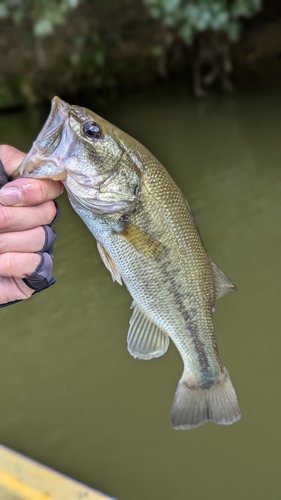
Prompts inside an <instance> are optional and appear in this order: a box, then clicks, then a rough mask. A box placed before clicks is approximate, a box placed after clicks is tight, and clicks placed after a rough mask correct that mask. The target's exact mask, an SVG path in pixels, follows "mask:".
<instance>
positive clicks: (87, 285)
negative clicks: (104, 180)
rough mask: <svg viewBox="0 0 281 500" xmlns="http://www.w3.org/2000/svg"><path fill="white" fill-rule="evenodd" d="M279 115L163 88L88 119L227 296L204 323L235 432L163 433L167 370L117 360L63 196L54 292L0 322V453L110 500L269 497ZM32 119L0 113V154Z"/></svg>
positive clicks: (173, 381) (88, 241)
mask: <svg viewBox="0 0 281 500" xmlns="http://www.w3.org/2000/svg"><path fill="white" fill-rule="evenodd" d="M77 104H86V103H82V102H81V103H79V102H77ZM88 106H89V107H90V106H91V104H90V103H88ZM280 108H281V96H280V95H269V94H263V93H256V94H253V93H252V94H251V93H249V94H247V95H243V94H240V95H238V96H236V97H232V98H219V97H213V98H211V99H210V100H209V101H206V102H197V101H194V100H193V99H191V98H190V97H189V96H188V95H187V94H186V92H185V91H184V90H183V89H182V88H179V87H174V86H172V87H170V88H167V89H166V88H165V89H160V91H159V90H156V91H152V92H151V94H150V95H148V94H142V95H136V96H133V97H127V98H125V99H123V100H121V101H120V102H119V103H118V104H114V105H113V106H111V107H110V109H105V110H104V111H103V114H104V116H105V117H106V118H107V119H109V120H110V121H112V122H113V123H115V124H116V125H119V126H120V127H121V128H124V129H125V130H126V131H128V132H129V133H131V134H132V135H134V136H135V137H136V138H138V139H139V140H140V141H141V142H143V143H144V144H145V145H146V146H147V147H148V148H149V149H151V151H152V152H153V153H154V154H155V155H156V156H157V157H158V158H159V159H160V160H161V161H162V162H163V164H164V165H165V166H166V168H167V169H168V170H169V172H170V173H171V174H172V176H173V177H174V179H175V180H176V182H177V183H178V185H179V186H180V187H181V189H182V191H183V192H184V194H185V195H186V197H187V199H188V200H189V203H190V205H191V206H192V208H193V210H194V212H195V215H196V218H197V222H198V225H199V227H200V231H201V234H202V236H203V239H204V242H205V245H206V247H207V249H208V251H209V254H210V255H211V257H212V258H213V260H214V261H215V262H216V264H217V265H218V266H220V267H221V268H222V269H223V270H224V271H225V272H226V274H228V275H229V276H230V277H231V278H232V279H233V281H234V282H235V283H236V285H237V286H238V288H239V292H238V293H236V294H234V295H229V296H227V297H225V298H223V299H221V300H220V301H219V302H218V304H217V311H216V313H215V315H214V319H215V326H216V334H217V338H218V343H219V347H220V353H221V357H222V359H223V361H224V363H225V364H226V366H227V368H228V370H229V372H230V374H231V377H232V380H233V382H234V384H235V387H236V389H237V392H238V396H239V399H240V404H241V408H242V413H243V415H242V420H241V421H240V422H239V423H237V424H235V425H233V426H231V427H220V426H216V425H214V424H207V425H204V426H202V427H199V428H198V429H196V430H193V431H185V432H182V431H174V430H172V428H171V427H170V423H169V414H170V407H171V403H172V400H173V396H174V391H175V388H176V386H177V382H178V379H179V377H180V375H181V373H182V364H181V360H180V357H179V355H178V353H177V351H176V349H175V348H174V347H173V346H171V348H170V349H169V352H168V353H167V354H166V355H165V356H164V357H162V358H160V359H157V360H154V361H150V362H145V361H137V360H134V359H133V358H131V357H130V355H129V354H128V353H127V350H126V334H127V329H128V321H129V318H130V309H129V308H130V304H131V298H130V297H129V294H128V292H127V291H126V289H125V288H124V287H120V286H119V285H118V284H116V283H115V284H113V283H112V280H111V277H110V275H109V273H108V271H107V270H106V269H105V267H104V266H103V264H102V262H101V260H100V257H99V255H98V253H97V250H96V246H95V241H94V239H93V237H92V236H91V234H90V233H89V232H88V230H87V229H86V227H85V226H84V225H83V223H82V222H81V221H80V220H79V218H78V217H77V216H76V214H75V213H74V212H73V211H72V210H71V208H70V206H69V205H68V201H67V199H66V198H65V197H63V198H61V207H62V215H61V218H60V220H59V222H58V223H57V226H56V229H57V232H58V235H59V237H58V240H57V244H56V252H55V271H54V274H55V276H56V278H57V284H56V286H55V287H52V288H51V289H49V290H48V291H47V292H44V293H41V294H39V295H37V296H35V297H34V298H33V299H32V300H29V301H27V302H25V303H20V304H18V305H16V306H13V307H10V308H7V309H4V310H3V309H2V310H1V312H0V314H1V335H0V441H1V442H2V443H3V444H5V445H8V446H10V447H11V448H14V449H16V450H18V451H20V452H23V453H25V454H27V455H28V456H30V457H32V458H35V459H37V460H39V461H41V462H43V463H45V464H47V465H49V466H51V467H54V468H55V469H58V470H59V471H62V472H64V473H66V474H68V475H70V476H72V477H74V478H76V479H78V480H80V481H83V482H85V483H87V484H89V485H92V486H94V487H95V488H98V489H100V490H102V491H104V492H106V493H108V494H111V495H112V496H115V497H116V498H118V499H119V500H160V499H161V500H170V499H175V500H185V499H191V500H205V499H206V498H208V499H210V500H215V499H216V500H217V499H221V500H224V499H228V500H237V499H238V498H239V499H243V500H244V499H245V500H246V499H247V500H248V499H249V500H252V499H253V498H254V499H255V500H263V499H264V498H270V499H278V498H280V495H281V474H280V451H281V437H280V421H281V401H280V399H281V396H280V392H281V391H280V388H281V380H280V378H281V377H280V352H281V331H280V330H281V329H280V296H281V293H280V292H281V265H280V243H281V226H280V219H281V172H280V166H281V148H280V125H281V120H280ZM46 114H47V111H46V112H39V111H33V112H32V113H26V112H25V113H16V114H10V115H9V114H3V115H1V116H0V141H2V142H3V141H6V142H9V143H11V144H13V145H15V146H18V147H20V148H22V149H24V150H27V149H28V148H29V146H30V144H31V142H32V140H33V139H34V138H35V136H36V134H37V132H38V131H39V129H40V126H41V124H42V121H43V119H44V116H46Z"/></svg>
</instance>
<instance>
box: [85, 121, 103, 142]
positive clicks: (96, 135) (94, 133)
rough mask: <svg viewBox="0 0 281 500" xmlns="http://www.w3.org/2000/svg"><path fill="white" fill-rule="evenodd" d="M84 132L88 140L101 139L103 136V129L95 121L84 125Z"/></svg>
mask: <svg viewBox="0 0 281 500" xmlns="http://www.w3.org/2000/svg"><path fill="white" fill-rule="evenodd" d="M82 131H83V134H84V135H85V136H86V137H87V138H88V139H100V138H101V136H102V129H101V127H100V126H99V125H98V124H97V123H96V122H94V121H89V122H86V123H83V125H82Z"/></svg>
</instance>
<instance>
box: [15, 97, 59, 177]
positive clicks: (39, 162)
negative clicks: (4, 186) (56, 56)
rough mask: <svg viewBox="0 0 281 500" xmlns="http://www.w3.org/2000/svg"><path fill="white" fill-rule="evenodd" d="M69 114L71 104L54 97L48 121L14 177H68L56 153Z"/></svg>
mask: <svg viewBox="0 0 281 500" xmlns="http://www.w3.org/2000/svg"><path fill="white" fill-rule="evenodd" d="M68 115H69V105H68V104H67V103H66V102H64V101H62V100H61V99H60V98H59V97H57V96H56V97H54V98H53V100H52V106H51V111H50V114H49V116H48V118H47V121H46V123H45V125H44V127H43V128H42V130H41V132H40V134H39V135H38V137H37V139H36V141H34V143H33V145H32V147H31V149H30V151H29V153H28V154H27V155H26V157H25V158H24V160H23V161H22V162H21V164H20V165H19V167H18V168H17V169H16V170H15V172H14V173H13V174H12V178H13V179H16V178H18V177H32V178H36V179H53V180H56V181H59V180H64V179H66V171H65V169H64V167H63V164H62V159H61V158H60V156H59V155H56V154H55V151H56V149H57V148H58V146H59V144H60V141H61V138H62V132H63V128H64V125H65V122H66V120H67V118H68Z"/></svg>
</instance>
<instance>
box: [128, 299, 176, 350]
mask: <svg viewBox="0 0 281 500" xmlns="http://www.w3.org/2000/svg"><path fill="white" fill-rule="evenodd" d="M133 307H134V311H133V314H132V317H131V319H130V327H129V331H128V338H127V342H128V351H129V353H130V354H131V355H132V356H134V358H139V359H151V358H158V357H159V356H162V355H163V354H165V352H166V351H167V349H168V347H169V343H170V341H169V337H168V335H167V334H166V333H164V332H163V331H162V330H161V329H160V328H159V327H158V326H157V325H155V323H153V321H152V320H151V319H150V318H149V317H148V316H147V315H146V314H145V313H144V312H143V311H142V309H140V307H139V306H138V305H137V304H136V305H135V304H134V303H133Z"/></svg>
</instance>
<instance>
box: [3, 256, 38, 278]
mask: <svg viewBox="0 0 281 500" xmlns="http://www.w3.org/2000/svg"><path fill="white" fill-rule="evenodd" d="M40 262H41V256H40V255H39V254H37V253H17V252H8V253H4V254H1V255H0V276H2V277H4V278H5V277H6V278H9V277H13V278H26V277H27V276H29V275H30V274H32V273H33V272H34V271H35V269H36V268H37V267H38V265H39V264H40Z"/></svg>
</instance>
